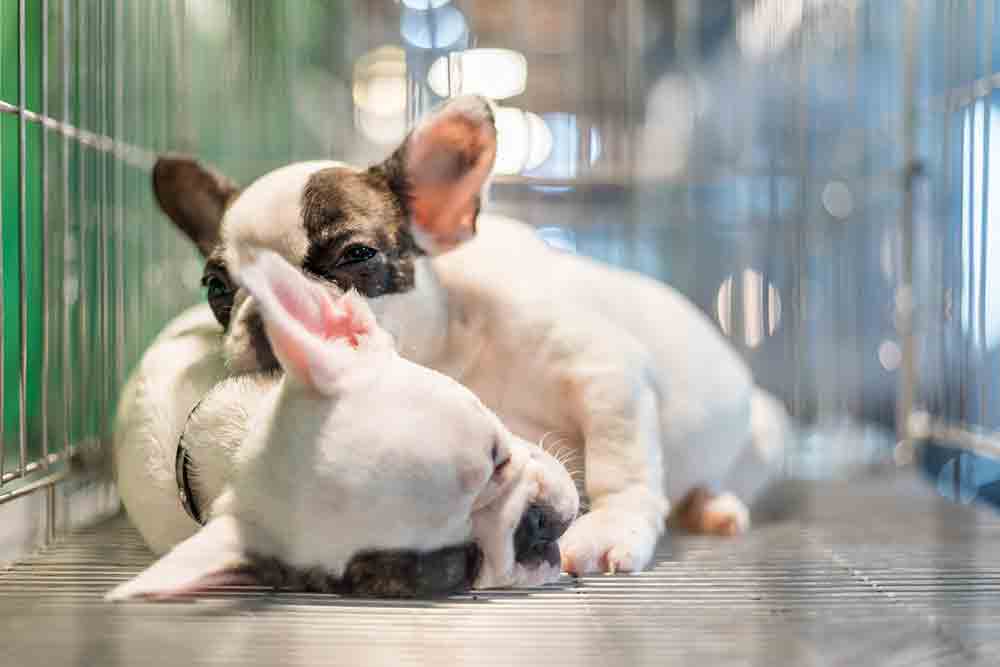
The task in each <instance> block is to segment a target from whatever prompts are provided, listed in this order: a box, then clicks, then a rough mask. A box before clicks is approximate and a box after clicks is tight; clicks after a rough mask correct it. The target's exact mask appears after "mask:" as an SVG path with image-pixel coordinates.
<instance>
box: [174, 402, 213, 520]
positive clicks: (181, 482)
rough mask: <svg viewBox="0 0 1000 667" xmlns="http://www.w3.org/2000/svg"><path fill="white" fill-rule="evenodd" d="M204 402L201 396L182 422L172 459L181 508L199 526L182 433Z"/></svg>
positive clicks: (196, 502) (190, 465) (189, 462)
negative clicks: (175, 453) (174, 456)
mask: <svg viewBox="0 0 1000 667" xmlns="http://www.w3.org/2000/svg"><path fill="white" fill-rule="evenodd" d="M206 396H207V394H206ZM204 400H205V397H204V396H203V397H202V398H201V399H199V401H198V402H197V403H195V404H194V407H193V408H191V412H189V413H188V416H187V420H186V421H185V422H184V428H183V429H182V430H181V434H180V437H178V438H177V456H176V458H175V459H174V478H175V479H176V481H177V495H178V497H179V498H180V501H181V507H183V508H184V511H185V512H187V515H188V516H189V517H191V518H192V519H194V520H195V522H196V523H197V524H198V525H200V526H204V525H205V519H204V516H203V515H202V513H201V508H200V507H198V501H197V500H196V499H195V497H194V493H193V492H192V490H191V468H192V467H193V466H194V461H193V459H192V458H191V453H190V452H189V451H188V449H187V447H185V446H184V433H185V432H186V431H187V427H188V424H189V423H191V418H192V417H193V416H194V413H195V412H197V411H198V408H200V407H201V403H202V401H204Z"/></svg>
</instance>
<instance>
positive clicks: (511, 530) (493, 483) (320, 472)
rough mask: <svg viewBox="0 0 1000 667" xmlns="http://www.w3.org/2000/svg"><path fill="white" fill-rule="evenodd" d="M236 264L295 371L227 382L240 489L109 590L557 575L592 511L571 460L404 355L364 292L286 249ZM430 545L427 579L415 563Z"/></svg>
mask: <svg viewBox="0 0 1000 667" xmlns="http://www.w3.org/2000/svg"><path fill="white" fill-rule="evenodd" d="M234 268H235V267H234ZM233 276H234V280H238V282H237V283H236V284H238V285H240V287H241V289H243V290H245V291H246V293H247V294H248V295H250V296H252V298H253V299H254V303H255V304H256V312H257V313H258V315H259V317H260V318H261V321H262V323H263V330H264V332H265V335H266V336H267V340H268V342H269V343H270V349H271V350H272V352H273V353H274V355H275V358H276V359H277V360H278V361H279V363H280V366H281V368H282V369H283V371H284V373H283V374H281V375H280V378H279V377H277V376H275V378H274V379H273V380H271V381H270V385H271V386H265V385H264V384H257V386H255V387H252V388H251V389H252V390H251V391H250V392H249V393H250V395H249V396H246V395H245V396H239V394H240V393H241V392H239V391H236V392H235V393H227V392H220V393H219V395H222V396H227V400H229V402H230V403H231V404H232V403H234V402H235V403H238V404H239V405H240V406H242V409H246V410H248V411H252V412H249V414H248V415H247V418H246V419H241V418H239V417H237V418H236V419H235V420H234V422H235V424H236V426H235V429H236V430H237V431H238V430H240V429H241V428H242V429H243V433H242V437H241V438H240V439H241V440H242V442H241V444H240V446H239V447H238V448H236V449H235V451H234V453H233V457H232V463H233V465H232V475H231V478H230V480H229V483H228V485H227V486H226V488H225V489H224V490H223V491H222V493H221V494H220V495H219V496H218V499H217V500H216V501H215V502H214V503H213V504H212V507H211V516H210V518H209V520H208V522H207V523H206V525H205V527H204V528H203V529H202V530H200V531H199V532H198V533H197V534H195V535H194V536H193V537H191V538H189V539H188V540H186V541H184V542H182V543H181V544H180V545H178V546H177V547H176V548H174V549H173V550H171V551H170V552H169V553H168V554H167V555H166V556H164V557H163V558H161V559H160V560H159V561H158V562H157V563H155V564H154V565H153V566H152V567H150V568H149V569H148V570H146V571H145V572H143V573H142V574H140V575H139V576H138V577H136V578H135V579H133V580H131V581H129V582H126V583H124V584H122V585H121V586H119V587H118V588H116V589H114V590H113V591H112V592H111V593H109V595H108V597H109V599H112V600H121V599H130V598H137V597H139V598H163V597H174V596H178V595H188V594H191V593H195V592H197V591H199V590H201V589H203V588H205V587H206V586H219V585H225V584H231V583H247V582H265V583H271V582H276V583H279V584H287V583H289V582H295V585H296V586H297V587H300V588H305V589H307V590H338V591H347V592H360V593H369V594H379V595H390V596H392V595H410V594H414V593H415V592H419V591H420V590H426V591H431V592H434V591H439V592H444V593H446V592H450V591H451V590H454V589H455V588H462V587H469V586H470V585H471V586H474V587H478V588H492V587H497V586H511V585H515V586H521V585H540V584H544V583H548V582H551V581H554V580H555V579H557V578H558V577H559V574H560V567H559V566H560V554H559V549H558V546H557V539H558V538H559V537H560V536H561V535H562V533H563V532H564V531H565V529H566V527H567V526H569V524H570V522H571V521H572V520H573V518H575V516H576V514H577V510H578V508H579V496H578V494H577V491H576V487H575V486H574V484H573V481H572V480H571V478H570V475H569V473H568V472H567V471H566V469H565V468H564V467H563V466H561V465H560V464H559V463H558V462H557V461H556V460H555V459H554V458H552V457H551V456H550V455H549V454H547V453H545V452H543V451H542V449H541V448H540V447H538V446H537V445H533V444H530V443H528V442H526V441H524V440H522V439H520V438H518V437H517V436H515V435H513V434H512V433H511V432H510V431H508V430H507V429H506V428H505V427H504V425H503V424H502V423H501V422H500V420H499V419H497V417H496V416H495V415H494V414H493V413H492V412H490V410H489V409H488V408H486V407H485V406H484V405H483V404H482V402H480V400H479V399H478V398H476V396H475V395H474V394H473V393H472V392H471V391H469V390H468V389H467V388H465V387H463V386H462V385H460V384H459V383H458V382H456V381H455V380H453V379H451V378H449V377H447V376H445V375H443V374H441V373H438V372H437V371H434V370H431V369H429V368H426V367H424V366H420V365H418V364H415V363H413V362H410V361H407V360H405V359H403V358H402V357H400V356H399V355H398V353H397V352H396V349H395V347H394V343H393V340H392V337H391V336H390V335H389V334H388V333H386V332H385V331H384V330H382V329H381V328H380V327H379V325H378V323H377V322H376V320H375V317H374V316H373V315H372V313H371V311H370V309H369V308H368V306H367V304H366V303H365V300H364V299H363V298H361V297H360V296H358V295H357V293H356V292H354V291H350V292H348V293H346V294H344V295H342V296H340V297H339V298H334V296H333V295H332V294H331V291H332V290H331V287H330V286H329V285H323V284H320V283H318V282H315V281H312V280H309V279H307V278H306V277H305V276H303V275H302V274H301V273H300V272H298V271H296V270H295V269H293V268H292V267H290V266H289V265H288V264H287V263H286V262H285V261H284V260H283V259H281V258H280V257H279V256H278V255H276V254H274V253H273V252H270V251H261V252H260V253H259V255H257V256H256V258H255V259H253V261H252V262H251V263H249V264H248V265H246V266H244V267H242V268H241V269H240V270H239V272H238V273H234V274H233ZM259 382H261V383H263V382H265V381H263V380H261V381H259ZM204 409H208V408H206V407H205V406H202V407H201V408H199V412H202V410H204ZM221 419H223V420H225V417H222V418H221ZM200 426H201V427H202V428H200V429H197V428H196V429H195V430H194V431H193V432H192V431H191V430H189V431H188V432H187V433H186V434H185V436H186V438H191V439H199V438H201V439H208V440H211V439H214V438H215V437H217V434H218V433H220V429H219V418H217V419H216V420H215V421H214V422H213V420H211V419H208V420H205V421H202V422H201V423H200ZM422 554H432V556H430V557H429V558H427V559H425V561H424V566H425V567H424V570H427V569H428V567H429V568H430V571H425V572H424V573H423V575H422V577H421V576H419V575H420V573H417V572H415V571H414V567H412V566H405V563H407V562H409V561H412V560H413V559H414V558H419V557H420V556H421V555H422ZM442 554H443V555H442ZM401 563H403V564H404V565H401ZM379 567H382V569H383V570H384V571H379ZM462 573H465V574H466V576H464V577H463V576H462ZM428 576H429V577H430V578H431V580H430V581H426V578H427V577H428ZM435 578H440V581H435ZM415 581H416V582H417V583H415Z"/></svg>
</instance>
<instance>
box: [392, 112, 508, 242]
mask: <svg viewBox="0 0 1000 667" xmlns="http://www.w3.org/2000/svg"><path fill="white" fill-rule="evenodd" d="M495 155H496V134H495V131H494V129H493V127H492V125H490V124H488V123H485V122H481V121H477V120H475V119H472V118H469V117H468V116H465V115H463V114H462V113H459V112H450V113H449V112H444V114H443V117H442V118H440V119H439V120H436V121H434V122H432V123H431V124H430V125H429V126H428V127H425V128H422V130H420V131H419V133H418V134H417V135H416V136H415V137H414V139H413V145H412V146H411V148H410V151H409V154H408V155H407V171H408V173H409V174H411V176H410V185H411V193H410V210H411V215H412V220H413V223H414V224H415V225H416V226H417V227H418V228H419V229H421V230H422V231H423V232H424V233H426V234H428V235H429V236H430V237H432V238H433V239H434V240H435V241H436V242H437V243H438V244H440V245H441V246H442V247H443V248H448V247H452V246H454V245H457V244H458V243H460V242H461V241H464V240H466V239H467V238H469V237H471V236H472V234H473V232H474V231H475V222H476V213H477V212H478V211H477V208H478V197H479V192H480V190H481V189H482V187H483V185H484V184H485V183H486V179H487V178H489V175H490V170H491V169H492V167H493V159H494V157H495Z"/></svg>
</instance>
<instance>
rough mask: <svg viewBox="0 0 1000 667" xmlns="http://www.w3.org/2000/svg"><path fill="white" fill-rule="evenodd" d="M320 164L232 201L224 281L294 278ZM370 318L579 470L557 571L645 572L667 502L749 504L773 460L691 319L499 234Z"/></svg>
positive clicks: (239, 351) (239, 359)
mask: <svg viewBox="0 0 1000 667" xmlns="http://www.w3.org/2000/svg"><path fill="white" fill-rule="evenodd" d="M326 164H329V163H303V164H301V165H292V166H289V167H285V168H282V169H279V170H277V171H275V172H272V173H271V174H269V175H268V176H265V177H264V178H262V179H261V180H259V181H257V182H256V183H254V184H253V185H251V186H250V187H249V188H247V189H246V190H245V191H244V192H243V193H242V194H241V195H240V197H239V198H238V199H237V200H236V203H235V204H234V205H233V206H232V208H231V209H230V210H229V211H228V212H227V213H226V215H225V217H224V219H223V223H222V224H223V230H222V231H223V237H224V239H225V241H226V244H227V246H228V248H229V252H230V253H232V256H231V257H230V262H231V263H232V265H233V266H236V265H238V264H239V261H240V257H239V256H238V255H239V252H240V249H241V248H247V247H250V246H257V245H261V244H263V245H265V246H267V247H269V248H271V249H273V250H275V251H276V252H279V253H280V254H282V255H283V256H285V258H286V259H288V260H289V261H291V262H292V263H294V264H297V265H298V264H300V263H301V258H302V255H303V253H304V249H303V245H302V243H303V240H304V238H305V236H304V232H303V230H302V220H301V210H300V204H299V201H300V199H301V195H302V190H303V187H304V185H305V183H306V180H307V179H308V176H309V175H310V174H311V173H313V172H315V171H316V170H317V169H319V168H321V167H322V166H324V165H326ZM237 301H238V304H239V306H238V308H237V310H235V311H234V323H233V324H232V325H231V333H230V335H228V336H227V337H226V342H225V356H226V361H227V363H228V364H229V365H230V367H231V368H233V369H243V368H252V367H253V365H254V363H255V361H254V359H253V355H254V352H253V350H252V349H251V348H250V346H249V342H248V340H246V336H245V335H244V336H242V337H241V334H240V332H241V324H240V321H241V320H242V319H243V318H244V317H246V315H247V313H248V312H250V310H251V309H252V308H253V305H252V300H251V299H245V298H244V299H243V300H242V301H240V300H239V299H238V300H237ZM371 307H372V309H373V310H374V311H375V312H376V314H377V316H378V318H379V320H380V321H381V322H382V323H383V324H384V326H385V327H386V328H387V329H388V330H389V332H390V333H391V334H393V336H394V337H395V338H396V340H397V345H398V349H399V351H400V353H401V354H402V355H404V356H405V357H406V358H407V359H410V360H412V361H414V362H417V363H419V364H423V365H426V366H428V367H430V368H433V369H435V370H438V371H441V372H442V373H445V374H447V375H449V376H451V377H453V378H455V379H456V380H458V381H459V382H461V383H462V384H464V385H465V386H467V387H468V388H469V389H471V390H472V391H473V392H474V393H475V394H476V395H477V396H478V397H479V398H480V399H481V400H482V401H483V403H485V404H486V406H488V407H489V408H490V409H491V410H493V411H494V412H495V413H496V414H497V415H498V416H499V417H500V419H501V420H502V421H503V423H504V424H506V426H507V427H508V428H510V429H511V430H512V431H513V432H514V433H516V434H517V435H518V436H520V437H521V438H524V439H527V440H529V441H538V440H539V439H541V438H542V437H543V436H546V435H548V434H552V433H554V434H555V437H556V439H558V441H559V443H560V446H561V447H564V448H569V449H571V450H574V451H576V452H578V453H580V454H582V457H578V458H583V459H584V460H585V468H586V491H587V494H588V495H589V496H590V499H591V507H592V512H591V513H590V514H589V515H587V516H585V517H583V518H582V519H581V520H579V521H577V522H576V524H574V525H573V526H572V527H571V528H570V530H569V531H568V532H567V534H566V535H565V536H564V537H563V539H562V541H561V545H562V548H563V554H564V566H566V567H567V568H568V569H570V570H571V571H574V572H581V573H582V572H589V571H595V570H602V569H609V570H639V569H642V568H644V567H645V566H646V565H647V564H648V562H649V560H650V558H651V557H652V553H653V549H654V547H655V544H656V541H657V540H658V538H659V537H660V535H661V534H662V532H663V530H664V523H665V518H666V514H667V511H668V509H669V507H670V502H671V501H676V500H677V499H679V498H681V497H683V496H684V495H685V494H686V493H687V492H688V491H690V490H691V489H692V487H693V486H695V485H698V484H709V485H715V486H716V487H719V488H721V490H723V491H730V492H732V493H735V494H736V495H738V496H739V498H740V499H741V500H742V501H744V502H745V503H752V502H753V500H754V498H755V496H756V495H757V494H758V492H759V491H760V490H761V488H762V487H763V486H764V485H765V484H766V483H767V482H768V481H769V480H770V478H771V477H772V475H773V473H774V472H775V470H776V464H777V463H779V462H780V460H781V452H782V448H783V445H784V438H785V437H786V434H787V432H788V429H787V426H786V421H787V414H786V412H785V410H784V407H783V406H782V405H781V404H780V403H779V402H778V401H776V400H775V399H774V398H773V397H770V396H768V395H767V394H766V393H764V392H762V391H761V390H759V389H758V388H756V387H755V386H754V384H753V380H752V378H751V375H750V372H749V370H748V368H747V367H746V365H745V363H744V362H743V361H742V359H740V357H739V355H738V354H737V353H736V352H735V351H734V350H733V349H732V348H731V347H730V346H729V344H728V343H727V341H726V340H725V339H724V338H723V337H722V335H721V334H720V332H719V331H718V330H717V328H716V327H715V326H714V325H713V323H712V322H711V321H710V320H709V319H708V318H707V317H706V316H705V315H704V314H703V313H701V312H700V311H699V310H698V309H697V308H696V307H695V306H694V305H693V304H691V303H690V302H689V301H688V300H687V299H685V298H684V297H683V296H682V295H681V294H679V293H678V292H676V291H675V290H673V289H671V288H670V287H667V286H665V285H662V284H660V283H658V282H656V281H654V280H651V279H648V278H645V277H642V276H639V275H637V274H634V273H630V272H626V271H623V270H619V269H614V268H610V267H607V266H603V265H601V264H598V263H596V262H593V261H590V260H587V259H584V258H580V257H576V256H572V255H569V254H566V253H561V252H557V251H554V250H552V249H550V248H549V247H548V246H547V245H546V244H545V243H543V242H542V241H541V239H540V238H538V236H537V235H536V234H535V233H534V232H533V230H532V229H531V228H530V227H528V226H526V225H524V224H522V223H519V222H516V221H514V220H510V219H507V218H502V217H497V216H491V215H482V216H480V218H479V222H478V233H477V235H476V237H475V238H473V239H472V240H470V241H468V242H466V243H464V244H462V245H460V246H459V247H458V248H457V249H455V250H453V251H450V252H447V253H444V254H440V255H437V256H435V257H433V258H431V259H422V260H419V261H418V263H417V267H416V287H415V289H413V290H412V291H410V292H407V293H405V294H399V295H387V296H383V297H380V298H377V299H373V300H371ZM359 410H360V413H359V414H365V410H364V409H363V408H359ZM126 504H127V505H128V503H126ZM176 511H179V508H178V509H177V510H176ZM130 512H131V507H130Z"/></svg>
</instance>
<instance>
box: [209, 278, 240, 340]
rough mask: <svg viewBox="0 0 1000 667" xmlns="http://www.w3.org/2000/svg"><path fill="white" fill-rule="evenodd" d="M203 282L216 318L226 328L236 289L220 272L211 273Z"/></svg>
mask: <svg viewBox="0 0 1000 667" xmlns="http://www.w3.org/2000/svg"><path fill="white" fill-rule="evenodd" d="M201 284H202V285H203V286H204V287H205V291H206V292H207V295H206V296H208V305H209V306H210V307H211V308H212V312H213V313H214V314H215V319H216V320H218V321H219V324H221V325H222V326H223V328H226V327H228V326H229V315H230V311H232V309H233V295H234V294H235V293H236V290H234V289H233V287H232V285H230V284H229V281H227V280H226V279H225V278H224V277H223V276H221V275H219V274H218V273H209V274H207V275H205V277H203V278H202V279H201Z"/></svg>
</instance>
